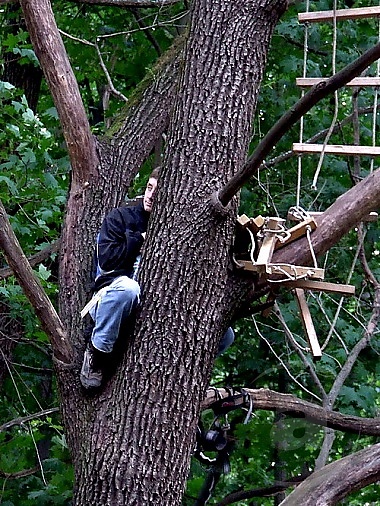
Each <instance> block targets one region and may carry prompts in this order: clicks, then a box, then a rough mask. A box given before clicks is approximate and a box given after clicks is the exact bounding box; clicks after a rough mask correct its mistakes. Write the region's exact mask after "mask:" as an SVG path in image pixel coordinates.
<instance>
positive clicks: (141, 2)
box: [75, 0, 179, 7]
mask: <svg viewBox="0 0 380 506" xmlns="http://www.w3.org/2000/svg"><path fill="white" fill-rule="evenodd" d="M75 1H76V2H77V3H80V4H93V5H111V6H114V7H165V6H166V5H174V4H177V3H178V2H179V0H75Z"/></svg>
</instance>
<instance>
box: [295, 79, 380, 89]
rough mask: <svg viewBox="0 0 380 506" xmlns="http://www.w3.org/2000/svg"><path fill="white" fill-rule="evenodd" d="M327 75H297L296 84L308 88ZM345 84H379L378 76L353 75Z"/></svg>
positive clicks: (323, 80)
mask: <svg viewBox="0 0 380 506" xmlns="http://www.w3.org/2000/svg"><path fill="white" fill-rule="evenodd" d="M328 79H329V78H328V77H297V79H296V84H297V86H301V87H302V88H308V87H310V86H314V85H316V84H318V83H323V82H325V81H327V80H328ZM345 86H362V87H366V86H380V77H355V78H354V79H352V80H351V81H349V82H348V83H346V84H345Z"/></svg>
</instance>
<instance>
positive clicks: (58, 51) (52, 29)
mask: <svg viewBox="0 0 380 506" xmlns="http://www.w3.org/2000/svg"><path fill="white" fill-rule="evenodd" d="M20 4H21V7H22V10H23V12H24V16H25V21H26V26H27V29H28V32H29V35H30V39H31V41H32V43H33V47H34V50H35V52H36V55H37V57H38V59H39V61H40V63H41V67H42V69H43V71H44V74H45V77H46V80H47V82H48V84H49V88H50V92H51V94H52V96H53V99H54V103H55V106H56V108H57V111H58V114H59V118H60V121H61V123H62V130H63V132H64V136H65V140H66V144H67V149H68V151H69V154H70V160H71V164H72V168H73V182H74V183H79V184H80V185H84V184H85V183H86V182H88V181H90V180H91V179H92V178H95V177H96V175H97V170H96V169H97V165H98V157H97V153H96V149H95V141H94V138H93V136H92V133H91V130H90V125H89V122H88V119H87V116H86V111H85V109H84V105H83V102H82V98H81V95H80V92H79V87H78V83H77V81H76V79H75V76H74V73H73V70H72V68H71V65H70V62H69V59H68V57H67V54H66V50H65V46H64V45H63V42H62V38H61V36H60V34H59V31H58V28H57V25H56V22H55V19H54V15H53V11H52V8H51V5H50V2H49V1H48V0H21V1H20Z"/></svg>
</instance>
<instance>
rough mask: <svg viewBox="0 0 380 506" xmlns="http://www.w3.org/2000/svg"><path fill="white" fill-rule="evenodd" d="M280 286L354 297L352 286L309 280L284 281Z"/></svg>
mask: <svg viewBox="0 0 380 506" xmlns="http://www.w3.org/2000/svg"><path fill="white" fill-rule="evenodd" d="M281 286H285V287H287V288H302V289H303V290H313V291H316V292H329V293H338V294H340V295H355V287H354V286H353V285H340V284H338V283H328V282H326V281H314V280H311V279H299V280H297V281H284V282H283V283H281Z"/></svg>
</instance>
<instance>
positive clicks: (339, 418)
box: [202, 388, 380, 504]
mask: <svg viewBox="0 0 380 506" xmlns="http://www.w3.org/2000/svg"><path fill="white" fill-rule="evenodd" d="M244 391H245V392H247V393H248V395H249V396H250V398H251V399H252V402H253V408H254V409H265V410H270V411H281V413H284V414H286V415H289V416H293V417H295V418H305V419H306V420H307V421H308V422H310V423H314V424H317V425H321V426H324V427H330V428H332V429H337V430H341V431H344V432H351V433H354V434H361V435H363V436H364V435H367V436H379V435H380V417H377V418H361V417H359V416H352V415H346V414H342V413H338V412H336V411H326V410H325V409H324V408H322V407H320V406H317V405H316V404H313V403H311V402H308V401H304V400H301V399H298V398H297V397H295V396H294V395H291V394H280V393H277V392H274V391H273V390H269V389H267V388H260V389H250V388H245V389H244ZM229 395H231V392H230V391H228V390H227V389H224V388H218V389H214V388H209V389H208V390H207V393H206V398H205V399H204V401H203V402H202V409H207V408H210V407H211V406H212V404H213V403H214V402H215V401H216V400H218V399H220V398H225V397H228V396H229ZM300 504H301V503H300Z"/></svg>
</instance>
